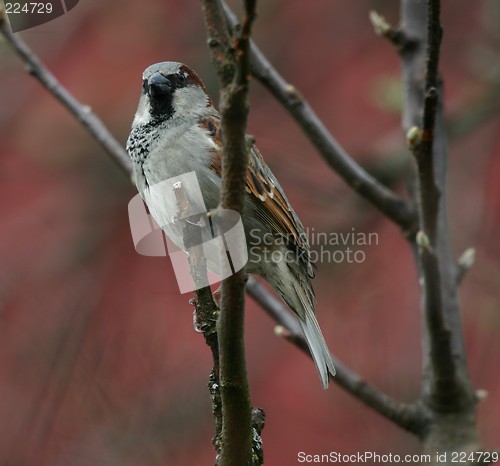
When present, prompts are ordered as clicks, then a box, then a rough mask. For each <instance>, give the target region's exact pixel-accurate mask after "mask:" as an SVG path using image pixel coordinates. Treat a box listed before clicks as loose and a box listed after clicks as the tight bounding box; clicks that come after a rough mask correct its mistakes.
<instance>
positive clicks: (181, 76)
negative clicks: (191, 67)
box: [177, 73, 187, 84]
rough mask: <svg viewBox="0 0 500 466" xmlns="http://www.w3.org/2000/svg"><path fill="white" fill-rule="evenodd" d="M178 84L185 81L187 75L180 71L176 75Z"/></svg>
mask: <svg viewBox="0 0 500 466" xmlns="http://www.w3.org/2000/svg"><path fill="white" fill-rule="evenodd" d="M177 79H178V81H179V84H185V83H186V81H187V76H186V74H185V73H180V74H179V75H178V77H177Z"/></svg>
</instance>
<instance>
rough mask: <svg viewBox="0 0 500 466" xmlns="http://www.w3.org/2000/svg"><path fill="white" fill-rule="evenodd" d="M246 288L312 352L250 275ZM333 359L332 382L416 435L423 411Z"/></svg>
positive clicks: (296, 341) (294, 339) (294, 322)
mask: <svg viewBox="0 0 500 466" xmlns="http://www.w3.org/2000/svg"><path fill="white" fill-rule="evenodd" d="M247 292H248V294H249V295H250V296H251V297H252V298H253V299H254V300H255V301H256V302H257V303H258V304H259V305H260V306H261V307H262V308H263V309H264V310H265V311H266V313H267V314H268V315H269V316H271V318H272V319H273V320H274V321H275V322H276V323H277V324H279V325H280V326H282V327H283V328H284V329H285V330H286V334H285V335H284V336H285V338H286V339H287V340H288V341H290V342H291V343H293V344H294V345H295V346H297V347H298V348H299V349H301V350H302V351H303V352H304V353H306V354H307V355H308V356H311V354H310V352H309V348H308V346H307V343H306V340H305V337H304V334H303V332H302V330H301V328H300V325H299V323H298V322H297V320H296V319H295V318H294V317H293V316H292V315H291V314H290V312H288V310H287V309H286V308H285V306H284V305H283V303H282V302H281V301H279V300H278V299H277V298H275V297H274V296H272V295H271V294H270V293H269V292H268V291H267V290H266V289H265V288H264V287H263V286H262V285H261V284H260V283H259V282H258V281H257V280H256V279H254V278H252V277H249V279H248V283H247ZM332 359H333V364H334V365H335V368H336V369H337V374H336V375H335V377H332V378H331V380H332V381H333V382H334V383H336V384H337V385H339V386H340V387H342V388H343V389H344V390H345V391H347V392H348V393H350V394H351V395H352V396H354V397H355V398H357V399H358V400H359V401H361V402H362V403H364V404H365V405H366V406H368V407H369V408H372V409H374V410H375V411H377V412H378V413H379V414H381V415H382V416H384V417H385V418H386V419H389V420H391V421H392V422H394V423H395V424H397V425H398V426H400V427H402V428H403V429H405V430H407V431H409V432H412V433H414V434H416V435H418V434H419V433H420V430H421V426H422V423H423V417H422V416H423V415H422V413H421V412H420V411H419V409H418V407H417V406H415V405H408V404H405V403H400V402H398V401H396V400H394V399H393V398H391V397H390V396H388V395H386V394H385V393H383V392H382V391H380V390H379V389H378V388H377V387H375V386H373V385H371V384H369V383H368V382H367V381H366V380H364V379H363V378H362V377H361V376H360V375H358V374H356V373H355V372H354V371H352V370H351V369H349V368H348V367H346V366H345V365H344V364H343V363H342V362H341V361H339V360H338V359H337V358H332Z"/></svg>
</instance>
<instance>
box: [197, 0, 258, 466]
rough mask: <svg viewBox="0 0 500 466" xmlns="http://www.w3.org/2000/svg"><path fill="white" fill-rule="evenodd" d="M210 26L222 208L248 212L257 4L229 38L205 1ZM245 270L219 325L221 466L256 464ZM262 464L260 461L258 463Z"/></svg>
mask: <svg viewBox="0 0 500 466" xmlns="http://www.w3.org/2000/svg"><path fill="white" fill-rule="evenodd" d="M202 4H203V11H204V16H205V24H206V26H207V32H208V36H209V42H208V43H209V46H210V50H211V52H212V59H213V62H214V65H215V68H216V70H217V75H218V77H219V82H220V87H221V90H220V96H221V97H220V101H221V103H220V111H221V129H222V134H224V140H223V154H222V193H221V206H222V208H224V209H232V210H235V211H236V212H238V213H240V214H241V213H242V212H243V203H244V196H245V189H244V186H245V179H246V173H247V165H248V147H247V143H246V138H245V131H246V125H247V118H248V111H249V105H248V89H249V78H250V74H251V73H250V70H251V67H250V58H249V43H250V33H251V29H252V24H253V22H254V20H255V14H256V13H255V9H256V0H245V2H244V4H245V17H244V21H243V26H242V28H241V32H239V33H238V34H235V35H233V36H232V37H229V35H228V27H227V24H226V20H225V16H224V12H223V9H222V5H221V4H220V2H219V1H213V0H203V1H202ZM245 280H246V274H245V271H244V269H243V270H240V271H239V272H237V273H236V274H234V275H232V276H231V277H229V278H227V279H226V280H224V281H223V283H222V300H221V309H220V314H219V321H218V337H219V358H220V384H221V401H222V445H221V446H222V449H221V455H220V458H219V463H218V464H219V465H220V466H242V465H250V464H252V463H253V459H252V431H253V429H252V406H251V403H250V394H249V387H248V380H247V373H246V362H245V346H244V315H245ZM256 461H258V459H256Z"/></svg>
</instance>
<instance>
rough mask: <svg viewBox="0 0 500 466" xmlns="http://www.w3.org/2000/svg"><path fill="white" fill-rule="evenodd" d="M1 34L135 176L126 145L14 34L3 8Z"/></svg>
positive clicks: (58, 97)
mask: <svg viewBox="0 0 500 466" xmlns="http://www.w3.org/2000/svg"><path fill="white" fill-rule="evenodd" d="M0 34H1V35H2V36H3V37H4V39H5V41H6V42H7V44H8V45H9V46H10V48H11V49H12V50H13V52H14V53H15V54H16V55H17V56H18V57H19V58H20V59H21V60H22V61H23V62H24V64H25V67H26V71H27V72H28V73H29V74H31V75H32V76H33V77H34V78H35V79H36V80H37V81H39V82H40V83H41V84H42V86H44V87H45V88H46V89H47V90H48V91H49V92H50V93H51V94H52V95H53V96H54V97H55V98H56V99H57V100H58V101H59V102H61V103H62V104H63V106H64V107H66V108H67V109H68V110H69V111H70V112H71V114H72V115H73V116H74V117H76V119H77V120H78V121H79V122H80V123H81V124H82V125H83V126H84V127H85V129H86V130H87V131H88V132H89V133H90V134H91V135H92V137H93V138H94V139H95V140H96V141H97V142H98V143H99V144H100V145H101V146H102V148H103V149H104V150H105V151H106V152H107V153H108V154H109V155H110V156H111V157H112V158H113V159H114V160H115V161H116V162H117V163H118V165H119V166H120V167H122V168H123V169H124V170H125V171H126V172H127V174H129V175H130V176H131V175H132V162H131V161H130V157H129V156H128V154H127V152H126V151H125V149H124V148H123V147H122V145H121V144H120V143H119V142H118V141H117V140H116V139H115V137H114V136H113V135H112V134H111V133H110V132H109V130H108V129H107V128H106V126H104V124H103V123H102V121H101V120H100V119H99V118H98V117H97V116H96V115H95V114H94V113H93V112H92V110H91V108H90V107H89V106H87V105H82V104H81V103H80V102H79V101H78V100H77V99H75V97H74V96H73V95H72V94H70V93H69V92H68V90H67V89H66V88H65V87H64V86H63V85H62V84H61V83H60V82H59V81H58V80H57V78H56V77H55V76H54V75H53V74H52V73H51V72H50V71H49V70H48V69H47V68H46V66H45V65H44V64H43V63H42V62H41V60H40V59H39V58H38V57H37V56H36V55H35V54H34V53H33V52H32V51H31V49H30V48H29V47H28V46H27V45H26V43H25V42H24V41H23V40H22V39H20V38H19V36H16V35H14V34H13V33H12V31H11V29H10V27H9V24H8V22H7V21H6V20H5V12H4V10H3V9H2V7H1V6H0Z"/></svg>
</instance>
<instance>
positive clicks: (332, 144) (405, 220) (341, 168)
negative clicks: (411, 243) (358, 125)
mask: <svg viewBox="0 0 500 466" xmlns="http://www.w3.org/2000/svg"><path fill="white" fill-rule="evenodd" d="M224 10H225V12H226V16H227V18H228V22H229V24H230V25H231V27H232V28H235V27H236V25H237V20H236V18H235V16H234V14H233V13H232V11H231V9H230V8H229V7H228V6H227V5H225V4H224ZM250 53H251V59H252V73H253V75H254V76H255V77H256V78H257V79H258V80H259V81H260V82H261V83H262V84H263V85H264V86H265V87H266V88H267V89H268V90H269V91H270V92H271V94H272V95H274V97H276V99H277V100H278V101H279V102H280V103H281V104H282V105H283V107H285V108H286V109H287V110H288V111H289V112H290V114H291V115H292V117H293V118H294V119H295V121H296V122H297V123H298V125H299V126H300V127H301V128H302V130H303V131H304V132H305V134H306V135H307V136H308V138H309V140H310V141H311V143H312V144H313V145H314V146H315V147H316V149H317V150H318V152H319V153H320V155H321V156H322V157H323V159H324V160H325V161H326V162H327V163H328V165H329V166H330V167H331V168H333V170H335V171H336V172H337V173H338V174H339V175H340V176H341V177H342V178H343V179H344V181H345V182H346V183H347V184H348V185H349V186H350V187H351V188H352V189H353V190H354V191H356V192H357V193H358V194H359V195H361V196H362V197H364V198H365V199H366V200H367V201H368V202H370V203H371V204H372V205H374V206H375V207H376V208H377V209H378V210H380V211H381V212H382V213H383V214H384V215H386V216H387V217H388V218H389V219H391V220H392V221H393V222H395V223H396V224H397V225H399V226H400V227H401V229H402V230H403V232H404V234H405V235H406V236H411V235H412V234H414V233H415V232H416V225H417V222H416V219H417V217H416V212H415V209H414V208H413V206H412V205H410V204H409V203H407V202H406V201H404V200H403V199H401V198H400V197H399V196H397V195H396V194H395V193H393V192H392V191H391V190H390V189H388V188H386V187H385V186H384V185H383V184H381V183H379V182H378V181H377V180H376V179H375V178H373V177H372V176H371V175H370V174H368V173H367V172H366V171H365V170H364V169H363V168H362V167H361V166H360V165H359V164H358V163H356V162H355V161H354V160H353V159H352V158H351V157H350V156H349V155H348V154H347V152H346V151H345V150H344V149H343V147H342V146H341V145H340V144H339V143H338V142H337V141H336V140H335V138H334V137H333V136H332V135H331V134H330V132H329V131H328V130H327V129H326V128H325V126H324V125H323V123H322V122H321V120H320V119H319V117H318V116H317V115H316V113H315V112H314V110H313V109H312V108H311V106H310V105H309V103H308V102H307V101H306V100H305V99H304V98H303V96H302V95H301V94H300V93H299V92H298V91H297V89H296V88H295V87H294V86H292V85H291V84H289V83H287V82H286V81H285V79H284V78H283V77H282V76H281V75H280V74H279V73H278V72H277V71H276V69H275V68H274V67H273V66H272V65H271V63H270V62H269V61H268V60H267V58H266V57H265V56H264V54H263V53H262V52H261V51H260V49H259V48H258V47H257V46H256V45H255V43H254V42H253V41H252V42H251V45H250Z"/></svg>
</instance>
